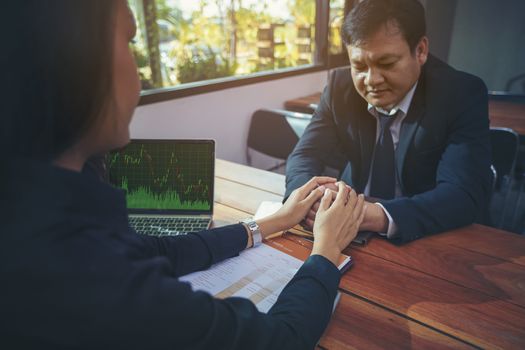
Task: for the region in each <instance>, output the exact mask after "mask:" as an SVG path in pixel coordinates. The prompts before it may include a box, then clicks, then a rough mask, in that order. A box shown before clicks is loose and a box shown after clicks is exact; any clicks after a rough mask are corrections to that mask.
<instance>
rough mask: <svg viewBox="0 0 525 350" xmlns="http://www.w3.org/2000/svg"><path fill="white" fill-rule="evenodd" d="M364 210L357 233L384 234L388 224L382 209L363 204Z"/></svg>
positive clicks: (375, 205) (371, 204) (373, 205)
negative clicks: (363, 216)
mask: <svg viewBox="0 0 525 350" xmlns="http://www.w3.org/2000/svg"><path fill="white" fill-rule="evenodd" d="M365 208H366V212H365V218H364V219H363V222H362V223H361V226H360V227H359V231H372V232H381V233H386V232H387V231H388V224H389V222H388V217H387V216H386V214H385V211H384V210H383V208H381V207H380V206H379V205H377V204H375V203H370V202H365Z"/></svg>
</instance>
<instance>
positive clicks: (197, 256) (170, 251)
mask: <svg viewBox="0 0 525 350" xmlns="http://www.w3.org/2000/svg"><path fill="white" fill-rule="evenodd" d="M137 237H138V239H140V241H141V242H140V244H141V246H142V247H143V249H144V250H145V251H146V252H147V254H148V255H149V256H152V257H153V256H165V257H167V258H168V259H169V260H170V262H171V265H172V267H173V272H174V274H175V276H183V275H186V274H188V273H191V272H195V271H200V270H204V269H207V268H208V267H210V266H211V265H213V264H215V263H217V262H219V261H222V260H224V259H228V258H231V257H233V256H236V255H238V254H239V252H241V251H242V250H243V249H245V248H246V244H247V240H248V235H247V234H246V229H245V228H244V226H243V225H240V224H237V225H229V226H224V227H219V228H215V229H211V230H205V231H201V232H194V233H190V234H188V235H183V236H173V237H169V236H164V237H156V236H146V235H137Z"/></svg>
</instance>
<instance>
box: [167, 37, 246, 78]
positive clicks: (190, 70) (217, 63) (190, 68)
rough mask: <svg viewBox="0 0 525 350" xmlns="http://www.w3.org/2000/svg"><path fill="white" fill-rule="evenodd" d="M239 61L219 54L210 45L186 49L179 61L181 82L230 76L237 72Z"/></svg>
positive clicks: (178, 68)
mask: <svg viewBox="0 0 525 350" xmlns="http://www.w3.org/2000/svg"><path fill="white" fill-rule="evenodd" d="M236 69H237V63H236V62H233V64H231V63H230V61H229V60H228V59H227V58H225V57H224V56H222V55H220V54H217V53H215V52H214V51H213V49H212V48H211V47H210V46H206V47H205V48H199V49H193V50H185V51H184V52H183V54H182V55H181V56H179V60H178V63H177V70H178V72H179V74H178V80H179V81H180V82H181V83H190V82H194V81H201V80H208V79H215V78H222V77H228V76H231V75H234V74H235V71H236Z"/></svg>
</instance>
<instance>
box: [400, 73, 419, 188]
mask: <svg viewBox="0 0 525 350" xmlns="http://www.w3.org/2000/svg"><path fill="white" fill-rule="evenodd" d="M424 85H425V83H424V79H420V81H419V83H418V86H417V88H416V91H415V93H414V97H413V98H412V103H411V104H410V108H409V109H408V113H407V116H406V117H405V119H404V120H403V123H402V124H401V130H400V132H399V143H398V144H397V148H396V173H397V177H398V179H403V177H402V176H401V175H402V170H403V166H404V164H405V158H406V155H407V151H408V148H409V147H410V144H411V143H412V139H413V138H414V135H415V133H416V130H417V128H418V126H419V122H420V120H421V118H422V116H423V114H424V112H425V94H424V92H425V91H424V90H425V86H424ZM400 184H401V188H402V190H403V192H405V191H404V185H403V181H400Z"/></svg>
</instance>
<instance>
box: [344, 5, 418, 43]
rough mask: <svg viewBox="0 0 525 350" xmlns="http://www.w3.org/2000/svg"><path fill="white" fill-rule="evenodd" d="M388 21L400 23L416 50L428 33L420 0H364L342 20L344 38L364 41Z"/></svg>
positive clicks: (353, 41)
mask: <svg viewBox="0 0 525 350" xmlns="http://www.w3.org/2000/svg"><path fill="white" fill-rule="evenodd" d="M385 24H394V25H395V26H397V27H398V28H399V29H400V30H401V33H402V34H403V36H404V38H405V40H406V41H407V43H408V46H409V47H410V50H411V51H412V52H413V51H414V50H415V48H416V46H417V44H418V43H419V41H420V40H421V38H422V37H423V36H425V35H426V21H425V9H424V8H423V5H421V3H420V2H419V1H418V0H363V1H361V2H359V3H358V4H357V5H356V6H355V7H354V8H353V9H352V11H351V12H350V13H349V14H348V16H347V17H346V19H345V21H344V23H343V27H342V29H341V33H342V34H341V35H342V37H343V42H344V43H345V44H346V45H354V44H356V43H359V42H362V41H363V40H366V39H367V38H369V37H370V36H371V35H373V34H374V33H376V32H377V31H378V30H379V29H380V28H381V26H383V25H385Z"/></svg>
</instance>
